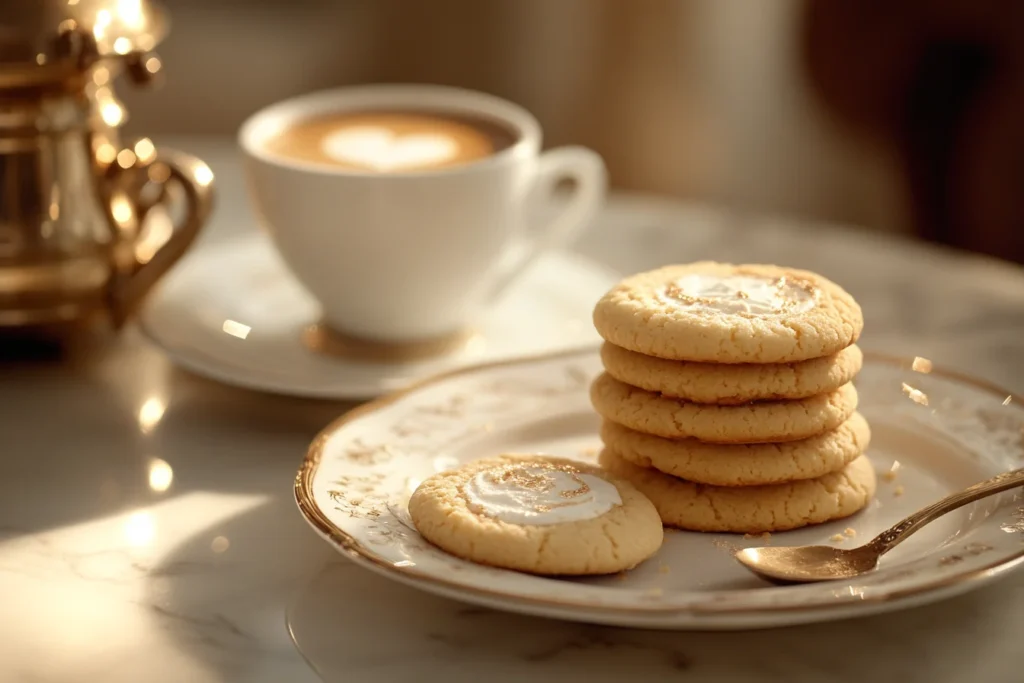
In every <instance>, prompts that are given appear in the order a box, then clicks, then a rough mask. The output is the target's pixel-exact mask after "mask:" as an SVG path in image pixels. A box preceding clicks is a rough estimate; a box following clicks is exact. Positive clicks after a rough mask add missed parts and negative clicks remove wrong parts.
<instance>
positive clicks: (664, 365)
mask: <svg viewBox="0 0 1024 683" xmlns="http://www.w3.org/2000/svg"><path fill="white" fill-rule="evenodd" d="M601 361H602V363H604V369H605V371H606V372H607V373H608V374H609V375H611V376H612V377H614V378H615V379H617V380H619V381H621V382H625V383H626V384H632V385H633V386H635V387H640V388H641V389H647V390H648V391H655V392H658V393H661V394H664V395H665V396H673V397H675V398H682V399H686V400H687V401H693V402H694V403H716V404H718V405H735V404H739V403H747V402H749V401H759V400H778V399H792V398H806V397H808V396H815V395H817V394H825V393H828V392H830V391H835V390H836V389H838V388H839V387H841V386H843V385H844V384H846V383H848V382H850V381H851V380H853V378H854V377H855V376H856V375H857V373H858V372H860V368H861V365H862V364H863V362H864V354H862V353H861V350H860V348H859V347H857V346H856V345H853V346H848V347H846V348H845V349H843V350H842V351H840V352H838V353H833V354H832V355H829V356H824V357H822V358H812V359H811V360H805V361H800V362H798V363H758V364H753V363H739V364H723V363H695V362H690V361H678V360H665V359H664V358H655V357H654V356H645V355H643V354H641V353H637V352H636V351H629V350H628V349H624V348H621V347H619V346H615V345H613V344H608V343H605V344H604V346H602V348H601Z"/></svg>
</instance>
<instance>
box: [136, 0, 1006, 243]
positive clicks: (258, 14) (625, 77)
mask: <svg viewBox="0 0 1024 683" xmlns="http://www.w3.org/2000/svg"><path fill="white" fill-rule="evenodd" d="M165 4H166V6H167V7H168V9H169V10H170V13H171V17H172V21H173V29H172V32H171V35H170V37H169V39H168V40H167V41H166V43H165V44H164V45H163V46H162V47H161V49H160V54H161V56H162V57H163V60H164V64H165V67H166V82H165V84H164V86H163V89H162V91H161V92H160V93H159V94H156V95H154V94H151V93H131V92H125V93H124V94H125V100H126V103H127V104H128V106H129V111H131V112H132V117H133V124H134V125H135V126H136V127H137V128H138V129H139V130H145V131H147V132H152V131H155V132H173V133H201V134H233V133H234V131H235V130H236V129H237V127H238V125H239V124H240V122H241V121H242V120H243V119H244V118H245V117H246V116H247V115H248V114H250V113H251V112H253V111H255V110H256V109H258V108H260V107H262V106H264V105H266V104H269V103H271V102H274V101H276V100H280V99H282V98H285V97H289V96H291V95H296V94H299V93H303V92H307V91H310V90H315V89H319V88H327V87H332V86H338V85H345V84H353V83H368V82H377V81H393V82H402V81H405V82H433V83H444V84H451V85H460V86H465V87H469V88H475V89H479V90H484V91H487V92H491V93H495V94H497V95H501V96H503V97H506V98H509V99H512V100H515V101H517V102H519V103H521V104H523V105H524V106H526V107H527V108H529V109H531V110H532V111H533V112H534V113H535V114H536V115H537V116H538V118H539V119H540V120H541V123H542V124H543V126H544V128H545V131H546V143H547V144H548V145H558V144H564V143H578V144H584V145H588V146H590V147H593V148H594V149H596V150H598V151H599V152H600V153H601V154H602V155H603V156H604V157H605V159H606V161H607V162H608V165H609V169H610V172H611V179H612V183H613V185H614V186H616V187H618V188H621V189H628V190H637V191H644V192H653V193H662V194H669V195H673V196H676V197H680V198H684V199H688V200H694V201H700V202H711V203H724V204H729V205H731V206H734V207H738V208H741V209H749V210H751V211H759V212H767V213H782V214H788V215H794V216H798V217H806V218H812V219H819V220H826V221H839V222H844V223H854V224H859V225H863V226H866V227H869V228H873V229H881V230H893V231H904V232H910V233H916V234H919V235H921V236H924V237H927V238H930V239H935V240H938V241H943V242H947V243H950V244H958V245H962V246H967V247H970V248H974V249H977V250H980V251H988V252H990V253H997V254H1000V255H1002V256H1004V257H1009V258H1018V259H1021V260H1024V241H1022V237H1021V233H1022V231H1024V209H1022V206H1024V200H1022V194H1024V192H1022V189H1024V137H1022V132H1021V131H1022V127H1021V122H1022V121H1024V110H1019V111H1018V109H1016V108H1015V107H1018V106H1019V94H1020V83H1021V82H1024V79H1022V78H1021V77H1020V76H1021V70H1020V68H1019V67H1020V65H1021V64H1024V62H1022V60H1020V59H1019V57H1020V55H1021V53H1022V51H1021V46H1022V45H1024V21H1021V22H1017V23H1016V25H1014V23H1013V22H1014V21H1016V20H1017V19H1018V18H1019V17H1020V15H1021V12H1020V11H1019V10H1018V9H1016V7H1024V3H1005V2H1003V3H994V2H987V0H970V1H969V2H968V1H963V2H960V1H956V0H934V1H933V2H925V1H924V0H921V1H914V0H891V1H889V2H878V1H869V0H865V1H864V2H858V3H835V2H828V1H827V0H824V1H815V0H772V1H771V2H761V1H758V0H735V1H729V2H723V1H721V0H431V1H430V2H420V1H417V0H165ZM1000 7H1002V8H1003V9H1002V10H1000V9H999V8H1000ZM986 98H987V99H986ZM1017 114H1021V117H1020V118H1016V115H1017ZM954 143H955V144H954ZM965 150H966V151H965ZM958 164H959V165H958ZM958 169H962V170H958ZM951 216H952V217H951Z"/></svg>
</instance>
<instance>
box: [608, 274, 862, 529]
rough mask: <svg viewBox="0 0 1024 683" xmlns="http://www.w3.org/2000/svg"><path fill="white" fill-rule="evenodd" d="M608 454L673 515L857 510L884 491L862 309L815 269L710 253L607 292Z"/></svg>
mask: <svg viewBox="0 0 1024 683" xmlns="http://www.w3.org/2000/svg"><path fill="white" fill-rule="evenodd" d="M594 324H595V326H596V327H597V331H598V332H599V333H600V334H601V336H602V337H603V338H604V339H605V342H606V343H605V345H604V347H603V348H602V351H601V358H602V361H603V363H604V367H605V373H604V374H602V375H601V376H599V377H598V378H597V379H596V380H595V381H594V384H593V386H592V387H591V400H592V402H593V404H594V407H595V409H596V410H597V412H598V413H600V414H601V416H602V417H603V418H604V422H603V425H602V429H601V438H602V440H603V441H604V444H605V448H604V450H603V452H602V453H601V458H600V461H601V464H602V466H603V467H605V468H606V469H607V470H609V471H611V472H612V473H614V474H617V475H619V476H621V477H622V478H624V479H626V480H628V481H630V482H632V483H633V484H634V485H635V486H636V487H637V488H638V489H640V491H642V492H643V493H644V494H646V495H647V496H648V498H650V499H651V501H652V502H653V503H654V505H655V507H657V509H658V512H659V514H660V515H661V518H662V521H663V522H664V523H665V524H667V525H669V526H674V527H680V528H683V529H692V530H698V531H722V532H736V533H761V532H766V531H781V530H785V529H794V528H797V527H801V526H805V525H808V524H816V523H821V522H826V521H829V520H833V519H839V518H842V517H846V516H848V515H852V514H853V513H855V512H857V511H858V510H860V509H861V508H863V507H864V506H865V505H867V503H868V501H869V500H870V499H871V497H872V496H873V495H874V491H875V485H876V482H875V472H874V469H873V468H872V466H871V464H870V462H869V461H868V459H867V457H865V456H864V455H862V454H863V452H864V450H865V449H866V448H867V445H868V441H869V439H870V430H869V428H868V424H867V422H866V421H865V420H864V418H863V417H862V416H861V415H860V414H859V413H857V412H856V409H857V392H856V390H855V389H854V387H853V384H851V380H853V378H854V376H855V375H856V374H857V372H858V371H859V370H860V368H861V362H862V355H861V352H860V349H858V348H857V346H856V345H855V342H856V341H857V338H858V336H859V335H860V332H861V329H862V327H863V317H862V315H861V310H860V307H859V306H858V305H857V303H856V302H855V301H854V300H853V298H852V297H851V296H850V295H849V294H848V293H847V292H845V291H844V290H843V289H842V288H841V287H839V286H838V285H836V284H835V283H833V282H830V281H829V280H827V279H825V278H824V277H821V276H820V275H817V274H815V273H811V272H807V271H799V270H791V269H787V268H780V267H778V266H766V265H742V266H734V265H729V264H721V263H712V262H701V263H694V264H690V265H684V266H669V267H666V268H661V269H659V270H655V271H651V272H648V273H642V274H640V275H635V276H633V277H630V278H627V279H626V280H624V281H622V282H621V283H619V284H618V285H617V286H616V287H615V288H613V289H612V290H611V291H610V292H608V294H606V295H605V296H604V297H603V298H602V299H601V301H600V302H599V303H598V304H597V307H596V309H595V311H594Z"/></svg>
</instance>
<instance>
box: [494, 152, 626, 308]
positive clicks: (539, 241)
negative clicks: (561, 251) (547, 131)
mask: <svg viewBox="0 0 1024 683" xmlns="http://www.w3.org/2000/svg"><path fill="white" fill-rule="evenodd" d="M534 173H535V176H534V178H533V179H532V184H531V186H530V189H529V191H528V192H527V202H526V203H527V205H529V204H531V203H532V202H534V201H538V200H537V199H536V198H537V197H541V198H542V199H541V200H540V201H548V202H549V201H550V199H551V195H552V193H553V191H554V189H555V186H556V185H557V184H558V183H559V182H560V181H562V180H573V181H575V185H574V187H573V189H572V194H571V196H570V197H569V199H568V202H567V203H566V205H565V207H564V208H562V210H561V211H560V212H559V213H558V215H557V216H555V217H554V218H553V219H552V220H550V221H547V222H543V223H540V224H539V225H537V226H536V227H527V228H526V229H525V230H524V232H523V234H522V235H521V236H520V237H519V238H518V240H516V241H515V242H513V244H512V246H511V248H510V250H509V252H508V255H507V256H506V260H505V263H504V264H503V265H502V266H501V267H500V271H499V275H498V277H497V279H496V281H495V284H494V285H493V286H492V289H491V295H490V298H491V299H494V298H497V297H498V296H500V295H501V294H502V293H503V292H504V291H505V290H506V289H508V286H509V285H510V284H512V282H513V281H514V280H515V279H516V278H517V277H519V275H520V274H521V273H522V272H523V271H524V270H526V268H527V267H528V266H529V265H530V264H531V263H533V261H534V260H535V259H536V258H537V257H538V256H540V254H541V253H543V252H544V251H546V250H548V249H551V248H555V247H560V246H563V245H565V244H569V243H570V242H572V241H573V240H574V239H575V238H576V237H577V236H578V235H579V234H580V232H581V231H582V230H583V228H584V227H586V225H587V223H588V221H590V219H591V218H592V217H593V215H594V214H595V213H596V212H597V209H598V208H599V207H600V206H601V203H602V202H603V201H604V196H605V192H606V188H607V184H608V179H607V172H606V170H605V166H604V161H603V160H602V159H601V156H600V155H599V154H598V153H597V152H595V151H593V150H591V149H587V148H586V147H558V148H556V149H552V150H549V151H547V152H544V153H543V154H541V155H540V157H538V159H537V167H536V169H535V172H534Z"/></svg>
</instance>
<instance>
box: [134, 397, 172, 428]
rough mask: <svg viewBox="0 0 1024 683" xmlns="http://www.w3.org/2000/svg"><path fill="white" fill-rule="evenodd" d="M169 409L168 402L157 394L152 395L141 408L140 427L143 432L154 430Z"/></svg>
mask: <svg viewBox="0 0 1024 683" xmlns="http://www.w3.org/2000/svg"><path fill="white" fill-rule="evenodd" d="M166 410H167V404H166V403H164V401H163V399H161V398H159V397H157V396H150V397H149V398H148V399H146V402H145V403H143V404H142V407H141V408H139V429H141V430H142V433H143V434H148V433H150V432H151V431H153V427H156V425H157V424H158V423H159V422H160V420H161V419H162V418H163V416H164V412H165V411H166Z"/></svg>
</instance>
